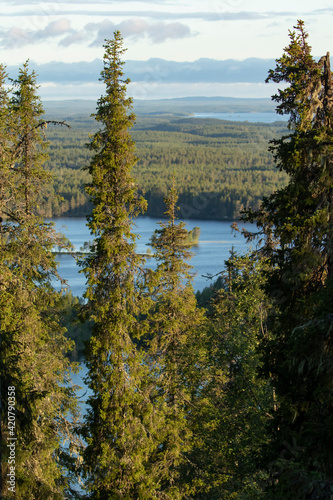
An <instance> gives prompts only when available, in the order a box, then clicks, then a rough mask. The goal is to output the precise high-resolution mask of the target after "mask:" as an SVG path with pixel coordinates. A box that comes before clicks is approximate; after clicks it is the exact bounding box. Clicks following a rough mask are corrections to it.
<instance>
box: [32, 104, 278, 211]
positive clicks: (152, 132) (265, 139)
mask: <svg viewBox="0 0 333 500" xmlns="http://www.w3.org/2000/svg"><path fill="white" fill-rule="evenodd" d="M199 103H200V104H195V101H192V102H191V104H190V105H189V104H188V105H187V106H188V107H187V108H185V109H190V106H192V105H197V106H198V109H200V108H201V106H203V104H202V103H201V102H200V101H199ZM169 105H170V106H172V105H171V104H169ZM244 105H245V104H244ZM225 106H226V105H224V109H225ZM227 106H228V107H227V109H230V104H228V105H227ZM247 106H249V104H247ZM252 106H255V103H252ZM261 106H262V104H261ZM83 108H84V109H87V105H85V106H84V105H83ZM140 109H142V111H147V110H146V109H145V108H143V106H140V107H139V110H140ZM158 109H161V108H160V107H159V108H158ZM162 109H163V106H162ZM180 109H182V107H180ZM206 109H209V100H208V103H206ZM231 109H233V108H231ZM252 109H253V108H252ZM268 109H269V108H268ZM176 110H177V107H176V106H175V108H174V112H173V113H174V114H170V113H169V114H166V113H164V114H161V112H160V111H159V112H157V114H156V113H155V112H154V113H152V112H148V113H147V112H145V113H143V112H142V114H139V115H138V116H137V118H136V123H135V126H134V127H133V130H132V137H133V140H134V141H135V144H136V155H137V157H138V158H139V161H138V163H137V164H136V165H135V167H134V168H133V175H134V177H135V179H136V181H137V183H138V187H139V191H140V192H141V193H142V194H143V195H144V196H145V198H146V200H147V201H148V210H147V213H146V214H147V215H150V216H156V217H161V216H163V213H164V203H163V198H164V197H165V196H166V194H167V186H168V184H169V181H170V178H171V176H172V175H173V173H175V183H176V187H177V189H178V191H179V205H180V208H181V212H180V215H181V217H183V218H192V219H195V218H196V219H200V218H202V219H217V220H223V219H237V218H239V214H240V211H241V210H242V209H243V208H252V209H254V210H255V209H257V208H258V207H259V205H260V202H261V200H262V198H263V196H268V195H269V194H270V193H272V192H273V191H274V190H276V189H278V188H280V187H282V186H283V185H285V183H286V180H287V176H286V174H285V173H283V172H279V171H276V169H275V168H274V164H273V157H272V154H271V153H270V152H269V151H268V143H269V141H270V140H272V139H273V138H277V137H280V136H281V134H282V133H283V132H285V130H286V126H285V124H283V123H274V124H266V123H265V124H264V123H261V124H253V123H239V122H230V121H221V120H217V119H203V118H200V119H197V118H191V117H188V116H176ZM148 111H149V110H148ZM54 115H55V111H54V109H53V107H52V108H51V107H50V109H49V111H48V113H47V114H46V118H50V119H54V118H56V119H60V116H59V115H60V113H59V111H57V113H56V116H54ZM64 118H65V119H66V123H68V124H69V125H70V126H71V128H70V129H68V128H53V129H52V130H50V131H48V139H49V140H50V149H49V155H50V160H49V162H48V164H47V166H46V168H47V169H49V170H50V171H51V173H52V174H53V175H54V181H53V184H52V185H50V188H49V191H48V192H47V193H44V195H43V200H41V206H42V207H43V209H42V210H43V215H44V216H47V217H51V216H60V215H69V216H71V215H74V216H78V215H81V216H85V215H87V213H89V211H90V210H91V206H90V205H89V202H88V200H89V198H88V195H87V194H86V193H85V191H84V184H85V183H86V182H88V181H89V174H88V172H86V171H83V170H82V168H83V167H85V166H87V165H88V164H89V161H90V154H89V151H88V150H87V149H86V148H85V144H86V143H87V142H88V138H89V134H91V133H93V132H94V131H95V124H94V120H93V118H89V116H88V112H87V114H86V115H82V113H80V112H79V110H78V109H77V107H75V108H74V109H73V112H70V109H68V108H67V109H66V110H63V115H62V117H61V119H64ZM57 196H58V197H57ZM61 198H62V199H61Z"/></svg>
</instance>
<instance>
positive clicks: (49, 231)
mask: <svg viewBox="0 0 333 500" xmlns="http://www.w3.org/2000/svg"><path fill="white" fill-rule="evenodd" d="M2 75H3V76H5V75H4V73H2ZM2 83H4V80H2ZM13 85H14V89H13V91H12V92H11V95H10V96H9V95H8V94H6V93H5V92H4V87H3V86H2V87H1V98H2V100H1V117H2V118H3V120H4V121H2V122H1V132H0V133H1V139H3V140H2V141H1V147H2V150H1V164H0V181H1V196H0V212H1V217H2V219H3V220H2V224H1V230H0V333H1V357H0V370H1V381H2V385H1V403H2V415H1V417H2V418H1V448H2V452H3V456H2V466H3V468H2V478H1V479H2V496H3V498H17V499H22V500H23V499H27V498H35V499H40V500H42V499H51V498H52V499H62V498H65V496H67V495H68V494H69V489H70V484H69V483H70V478H69V476H70V474H69V472H68V471H66V469H65V464H64V458H65V455H66V454H67V451H66V448H67V445H66V444H65V443H64V439H66V440H67V444H68V439H69V440H70V442H71V444H74V441H73V434H72V424H71V423H70V422H69V420H68V418H67V416H68V414H69V413H70V412H71V410H72V409H73V411H75V398H74V396H73V392H72V390H71V389H70V388H69V387H68V382H69V380H68V373H69V361H68V359H67V358H66V357H65V354H66V352H67V351H68V350H69V349H70V348H71V343H70V342H68V341H67V340H66V338H65V336H64V331H63V329H62V328H61V327H60V318H59V315H60V312H59V311H60V302H61V293H59V292H56V291H55V289H54V288H53V281H54V280H55V279H58V278H59V276H58V273H57V264H56V261H55V257H54V254H53V253H52V248H53V246H54V245H55V243H56V242H57V243H58V244H64V241H63V238H61V237H59V236H57V235H56V234H55V232H54V230H53V228H52V225H51V224H46V223H45V222H44V221H43V219H42V218H41V217H39V216H38V206H37V198H38V195H39V193H40V191H41V190H42V188H43V185H44V183H45V181H46V180H47V178H48V174H46V173H45V171H44V170H43V163H44V161H45V160H46V154H45V152H44V151H45V141H44V136H43V132H42V125H43V124H44V123H45V122H44V120H43V119H42V115H43V107H42V104H41V102H40V100H39V98H38V96H37V93H36V90H37V86H36V75H35V74H34V73H33V72H32V73H29V68H28V63H26V64H25V65H24V66H23V68H22V69H21V70H20V72H19V76H18V78H17V79H16V80H14V81H13ZM9 392H10V398H9V397H8V396H9ZM9 403H11V404H9ZM14 422H15V425H13V423H14ZM8 444H10V445H12V449H11V448H9V447H8ZM10 452H11V455H9V453H10ZM5 458H6V460H5ZM8 459H14V462H8ZM10 466H13V467H15V479H13V482H14V485H12V484H10V483H8V474H9V473H10V472H11V471H13V469H10ZM9 487H11V488H12V489H9ZM13 488H14V489H13ZM66 491H67V493H65V492H66ZM67 497H68V496H67Z"/></svg>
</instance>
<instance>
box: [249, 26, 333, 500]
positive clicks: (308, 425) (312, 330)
mask: <svg viewBox="0 0 333 500" xmlns="http://www.w3.org/2000/svg"><path fill="white" fill-rule="evenodd" d="M289 37H290V44H289V45H288V47H286V48H285V50H284V53H283V55H282V57H281V58H280V59H278V60H277V66H276V69H275V70H271V71H270V73H269V76H268V79H267V81H274V82H277V83H281V82H283V83H284V84H286V86H285V88H283V90H279V91H278V93H277V94H276V95H274V96H273V100H275V101H276V102H277V103H278V106H277V111H278V113H280V114H288V115H289V129H290V133H289V134H287V135H285V136H283V137H282V138H281V139H278V140H275V141H273V143H272V145H271V150H272V152H273V154H274V156H275V161H276V164H277V167H278V168H279V169H280V170H283V171H285V172H287V173H288V174H289V183H288V185H287V186H286V187H285V188H283V189H281V190H279V191H277V192H276V193H274V194H272V195H271V196H270V197H268V198H266V199H264V201H263V204H262V207H261V209H260V210H259V211H257V212H255V213H248V214H247V217H246V219H247V220H250V221H256V222H257V224H258V226H259V229H260V232H261V234H262V235H263V236H264V246H263V248H262V250H263V252H264V253H265V254H266V255H267V256H268V258H269V260H270V266H271V269H270V272H269V275H268V286H267V290H268V291H269V294H270V296H271V297H272V298H273V299H274V301H275V308H276V309H275V310H276V313H275V315H273V316H272V317H271V319H270V324H271V328H272V331H273V334H274V336H273V340H271V341H270V342H268V343H267V345H266V347H265V364H266V373H267V375H268V376H271V377H272V380H273V383H274V385H275V386H276V391H277V396H278V402H279V404H278V408H277V411H276V412H275V419H274V426H273V436H274V442H275V447H274V446H270V449H269V452H268V458H269V459H271V460H272V464H273V466H272V491H271V492H270V495H271V497H272V498H331V497H332V494H333V482H332V470H333V453H332V450H333V434H332V432H331V429H333V398H332V381H333V378H332V366H333V345H332V333H331V332H332V328H333V323H332V301H331V298H332V287H333V283H332V248H333V242H332V238H333V226H332V220H333V129H332V126H333V85H332V73H331V70H330V58H329V54H327V55H326V56H324V57H322V58H321V59H320V60H319V61H316V60H315V59H314V58H313V56H312V55H311V47H310V46H309V44H308V41H307V38H308V34H307V33H306V31H305V29H304V23H303V22H302V21H299V22H298V24H297V26H296V27H295V31H291V32H290V33H289Z"/></svg>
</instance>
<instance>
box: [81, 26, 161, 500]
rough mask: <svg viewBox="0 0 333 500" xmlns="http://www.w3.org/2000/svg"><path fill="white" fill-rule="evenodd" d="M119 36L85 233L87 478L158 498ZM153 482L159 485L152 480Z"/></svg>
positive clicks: (100, 494) (95, 486) (95, 484)
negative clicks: (151, 470)
mask: <svg viewBox="0 0 333 500" xmlns="http://www.w3.org/2000/svg"><path fill="white" fill-rule="evenodd" d="M122 45H123V40H122V37H121V34H120V32H119V31H115V32H114V38H113V39H111V40H106V43H105V45H104V48H105V54H104V68H103V70H102V72H101V79H102V80H103V82H104V83H105V86H106V94H105V95H104V96H102V97H101V98H100V99H99V100H98V106H97V112H96V114H95V118H96V120H97V121H98V122H99V123H100V124H101V129H100V130H99V131H98V132H96V133H95V135H94V136H93V138H92V140H91V143H90V144H89V149H91V150H92V151H93V152H94V156H93V158H92V161H91V163H90V166H89V168H88V170H89V173H90V174H91V179H92V180H91V183H90V184H89V185H87V187H86V189H87V193H88V194H89V195H90V196H91V200H92V203H93V211H92V214H91V216H89V217H88V226H89V228H90V230H91V233H92V234H93V236H94V239H95V245H94V249H93V251H92V252H91V254H90V255H89V256H88V257H87V259H86V260H85V261H84V262H83V263H82V266H83V271H84V273H85V275H86V277H87V290H86V293H85V297H86V299H87V304H86V307H85V312H84V314H85V315H86V316H88V317H89V318H90V319H92V320H93V321H94V326H93V330H92V337H91V340H90V342H89V344H88V346H87V348H86V364H87V367H88V376H87V384H88V386H89V388H90V390H91V392H92V394H91V396H90V397H89V399H88V410H87V415H86V420H85V425H84V428H83V436H84V438H85V439H86V442H87V447H86V449H85V452H84V462H85V467H84V474H85V477H86V484H87V489H88V492H89V498H96V499H97V498H101V499H102V498H105V499H106V498H124V499H125V498H126V499H132V498H155V493H154V491H155V483H156V474H154V475H152V474H147V469H146V464H147V462H148V460H149V457H150V456H151V454H152V452H153V450H155V448H156V446H157V445H156V440H155V434H154V431H153V429H154V426H155V425H156V423H155V420H156V419H155V418H153V407H152V404H151V400H150V398H149V394H147V391H146V389H147V388H145V387H144V386H145V383H144V382H145V380H146V379H147V377H148V365H147V363H145V362H144V359H145V355H144V352H143V351H142V349H140V347H139V340H140V335H141V329H142V328H141V326H140V321H139V319H140V315H143V314H144V313H145V311H146V306H145V300H144V297H143V296H142V294H141V293H140V289H141V288H140V286H139V280H140V276H141V267H142V265H143V259H142V257H140V256H139V255H137V254H136V252H135V239H136V237H135V234H134V233H133V229H132V228H133V224H134V221H133V219H134V218H135V216H136V215H138V214H139V213H141V212H142V211H143V210H144V209H145V206H146V203H145V201H144V200H143V199H142V198H138V197H137V194H136V185H135V182H134V180H133V178H132V176H131V170H132V167H133V166H134V165H135V163H136V161H137V159H136V157H135V154H134V143H133V141H132V139H131V136H130V132H129V130H130V128H131V126H132V125H133V122H134V119H135V117H134V115H133V113H132V112H131V107H132V100H131V99H130V98H127V97H126V87H127V84H128V83H129V80H126V79H124V78H123V75H124V73H123V64H124V62H123V61H122V60H121V58H122V56H123V53H124V49H123V48H122ZM154 478H155V479H154Z"/></svg>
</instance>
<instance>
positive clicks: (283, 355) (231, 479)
mask: <svg viewBox="0 0 333 500" xmlns="http://www.w3.org/2000/svg"><path fill="white" fill-rule="evenodd" d="M289 38H290V43H289V45H288V46H287V47H286V48H285V49H284V52H283V55H282V56H281V58H279V59H278V60H277V61H276V68H275V69H272V70H270V72H269V74H268V77H267V81H273V82H276V83H279V84H282V85H281V87H282V90H281V89H280V90H278V91H277V94H276V95H274V96H273V97H272V99H273V101H274V103H275V104H276V107H277V111H278V112H279V113H280V114H281V115H286V116H288V127H287V128H284V127H283V126H281V125H273V126H266V125H265V126H264V125H250V124H241V125H239V124H234V123H220V122H217V121H214V120H213V121H211V120H208V121H200V122H198V121H195V120H193V119H191V118H184V117H178V118H175V117H173V118H170V117H169V118H165V117H162V116H155V117H154V118H153V117H151V116H149V117H143V118H139V120H138V121H137V125H136V129H133V127H134V123H135V120H136V117H135V115H134V113H133V102H132V99H131V98H130V97H128V96H127V84H128V83H129V82H128V80H127V79H126V78H125V68H124V62H123V55H124V51H125V49H124V48H123V39H122V37H121V33H120V32H119V31H115V32H114V37H113V38H112V39H110V40H106V41H105V45H104V49H105V53H104V60H103V69H102V71H101V80H102V81H103V82H104V84H105V93H104V94H103V95H102V96H101V97H100V99H99V100H98V101H97V106H96V113H95V117H94V118H95V125H94V127H91V128H92V130H93V133H92V135H91V136H90V137H89V139H86V141H85V142H86V143H87V146H86V148H84V147H83V142H82V141H83V135H84V133H85V131H86V127H87V123H86V122H85V121H84V120H82V119H80V120H77V121H76V123H77V127H76V128H74V126H73V127H72V129H70V133H68V130H67V129H68V123H66V122H65V121H63V120H61V119H59V117H55V116H54V117H53V118H52V117H51V118H50V119H49V118H47V117H46V115H45V111H44V108H43V105H42V103H41V101H40V98H39V97H38V94H37V89H38V85H37V75H36V74H35V73H34V72H30V70H29V63H28V62H26V63H25V64H24V65H23V67H22V68H21V69H20V70H19V74H18V76H17V78H16V79H15V80H12V81H11V82H10V85H8V79H7V74H6V68H5V67H3V66H2V65H0V159H1V163H0V213H1V219H0V334H1V351H0V375H1V378H0V380H1V386H0V390H1V422H0V424H1V448H0V450H1V471H0V473H1V498H2V499H4V500H10V499H16V500H27V499H29V500H33V499H34V500H65V499H66V500H68V499H73V500H74V499H82V500H88V499H92V500H116V499H119V500H120V499H122V500H137V499H138V500H148V499H149V500H191V499H192V500H267V499H268V500H332V499H333V478H332V470H333V395H332V385H333V372H332V366H333V343H332V332H333V311H332V292H333V222H332V221H333V79H332V77H333V75H332V72H331V70H330V57H329V53H327V54H326V55H324V56H323V57H322V58H320V59H319V60H315V59H314V57H313V56H312V54H311V47H310V46H309V44H308V34H307V32H306V31H305V27H304V23H303V22H302V21H298V23H297V26H295V27H294V30H293V31H290V32H289ZM74 122H75V119H74ZM72 125H73V123H72ZM51 127H55V129H54V131H52V133H51V134H50V133H49V130H50V128H51ZM88 128H90V126H89V127H88ZM132 132H133V134H132ZM46 133H47V134H48V135H47V136H46ZM46 137H47V140H46ZM267 140H269V141H270V143H269V152H268V153H267V152H265V147H267ZM223 141H225V142H223ZM78 144H79V146H78ZM265 144H266V146H265ZM48 151H50V155H48ZM140 151H142V153H143V160H142V159H140V160H138V152H140ZM72 154H73V156H72ZM75 158H76V160H75ZM220 158H223V162H221V160H220ZM78 159H80V160H78ZM159 159H161V161H162V160H163V161H164V164H163V165H164V168H163V175H161V180H160V173H158V174H157V173H156V176H155V177H153V176H151V175H150V176H149V175H148V173H147V172H148V169H149V170H150V171H155V170H156V172H161V170H158V168H160V169H162V167H161V166H160V167H157V164H158V162H159ZM186 160H187V161H186ZM77 161H80V162H81V163H80V165H78V164H77ZM53 162H54V163H53ZM145 162H146V163H145ZM177 162H178V163H177ZM191 162H192V163H191ZM216 162H217V163H216ZM228 162H230V163H228ZM65 164H66V168H65V167H62V165H65ZM216 164H218V165H220V170H218V169H216V170H215V165H216ZM194 165H195V166H194ZM204 165H205V166H204ZM207 165H209V166H210V167H209V169H208V171H209V175H207V181H206V180H205V179H206V175H204V172H206V171H205V168H206V167H207ZM221 165H223V169H222V172H223V175H225V178H228V179H229V177H228V175H230V182H232V183H233V184H232V186H234V188H233V189H234V190H235V193H234V194H235V198H232V196H231V194H230V200H234V203H235V207H234V209H233V210H234V211H233V212H232V216H236V215H237V216H239V211H240V209H241V208H242V205H243V208H244V209H245V210H244V211H243V212H242V213H241V220H243V221H249V222H256V224H257V232H256V233H244V237H246V238H247V239H248V240H250V241H256V243H257V245H256V246H255V249H253V250H252V251H251V252H250V253H248V254H246V255H237V254H235V252H232V253H231V256H230V258H229V259H228V260H227V261H226V262H225V268H224V269H221V273H220V276H219V277H218V279H217V281H216V282H215V283H214V284H212V286H210V287H208V288H207V289H205V290H204V291H203V292H201V293H197V295H195V294H194V290H193V285H192V280H193V276H192V274H191V265H190V257H191V252H190V249H189V248H188V243H189V242H190V240H191V239H195V237H196V236H198V230H197V229H196V231H194V232H193V233H192V234H189V232H188V231H187V230H186V227H185V224H184V222H182V221H180V220H179V217H182V216H183V215H184V214H183V213H182V206H183V204H185V203H186V204H187V205H186V206H190V207H191V206H192V209H193V208H195V209H199V208H198V206H196V205H195V199H196V198H195V197H196V196H198V195H199V193H209V192H215V191H214V189H216V192H220V196H221V193H223V192H224V191H223V189H225V188H221V189H220V190H219V189H217V188H214V183H215V182H220V180H218V178H219V177H220V176H221ZM268 165H269V166H268ZM175 166H178V168H175ZM228 166H229V167H230V168H228ZM79 167H82V168H83V170H82V171H81V170H80V169H79ZM61 168H63V172H62V175H63V182H62V189H63V191H62V193H63V194H65V193H66V192H67V191H66V189H67V186H68V190H69V189H70V187H69V186H72V187H73V178H74V177H75V178H76V179H77V181H78V183H77V185H76V188H73V192H72V194H71V196H73V202H72V198H68V197H67V200H68V203H69V204H71V202H72V205H71V206H69V208H70V209H71V210H72V211H73V212H75V210H78V208H79V206H83V205H84V204H85V198H84V197H85V196H86V197H87V199H89V200H90V203H91V205H90V207H91V209H90V211H89V214H88V216H87V223H88V227H89V229H90V233H91V236H92V240H94V244H93V245H92V246H91V248H90V251H89V252H87V253H85V254H84V255H81V257H80V259H79V260H78V265H79V266H80V268H81V270H82V272H83V273H84V276H85V277H86V291H85V294H84V297H83V300H79V299H78V298H73V297H71V296H70V295H68V294H66V292H65V288H63V289H62V290H60V291H57V289H56V288H55V286H54V284H55V282H56V281H57V280H58V281H59V280H60V281H61V278H60V277H59V276H58V273H57V261H56V256H55V253H54V248H55V247H58V248H63V249H66V250H70V248H71V245H70V243H69V242H68V241H67V240H66V239H65V238H64V237H63V236H62V235H61V234H58V233H57V232H55V230H54V226H53V224H52V223H48V222H45V220H44V218H43V212H44V213H46V214H47V215H49V214H48V213H47V210H46V206H47V204H49V205H48V207H49V208H48V209H49V210H51V209H52V206H54V207H57V206H58V207H59V206H60V205H56V202H54V201H52V202H51V201H50V200H51V198H50V196H49V195H50V194H54V193H56V194H58V192H57V190H58V187H57V186H58V185H57V184H55V181H54V178H52V172H50V170H51V171H53V172H58V171H59V169H60V170H61ZM154 169H155V170H154ZM192 169H194V170H195V175H196V176H195V177H194V174H193V173H191V172H192ZM274 169H275V170H276V171H277V172H279V173H281V177H279V176H275V177H274V174H273V172H274ZM73 170H75V174H77V176H76V175H73ZM208 171H207V172H206V173H207V174H208ZM218 171H219V172H220V173H219V174H218ZM231 172H232V173H231ZM245 172H248V173H249V175H252V176H253V179H257V182H259V179H264V178H265V179H266V180H267V183H266V187H267V189H268V186H269V185H270V184H269V183H270V182H271V185H270V190H269V189H268V193H267V195H266V196H264V197H263V198H262V202H261V204H259V203H258V202H257V199H256V198H255V193H256V191H255V187H253V191H251V192H253V198H252V201H251V203H252V202H253V203H252V204H251V203H248V201H247V200H248V197H245V198H244V202H243V201H242V198H241V197H240V193H242V190H243V185H242V182H245V177H242V175H245ZM58 173H61V172H58ZM269 173H271V174H272V177H270V176H269ZM237 174H239V175H238V176H237ZM256 176H257V177H256ZM265 176H266V177H265ZM70 177H72V179H70ZM66 179H67V180H68V184H67V180H66ZM140 179H141V181H140ZM157 179H159V180H157ZM231 179H232V180H231ZM235 179H236V180H235ZM241 179H243V181H241ZM270 179H271V180H270ZM82 180H84V182H85V183H86V185H85V192H84V193H83V192H82V193H81V194H82V197H83V198H82V200H81V201H82V203H81V202H80V201H79V200H78V199H77V196H76V191H75V189H77V192H80V191H79V190H80V189H81V185H82ZM185 180H186V181H188V183H186V184H185ZM236 181H237V182H236ZM56 182H58V181H56ZM140 182H142V185H141V184H140ZM154 182H156V186H155V184H154ZM192 182H193V184H192ZM204 182H207V184H205V188H204V189H202V188H203V186H202V183H204ZM278 182H281V184H278ZM245 184H246V182H245ZM48 185H49V186H51V187H50V188H48V190H47V186H48ZM222 185H223V183H222V184H221V186H222ZM189 186H192V187H191V188H190V187H189ZM199 186H200V187H199ZM246 186H247V184H246ZM182 188H184V189H185V191H184V190H182ZM228 188H230V185H229V184H228ZM155 189H156V190H157V189H159V190H160V191H159V193H160V197H161V198H162V197H163V194H164V190H165V196H164V208H163V211H164V215H165V218H164V219H163V221H161V222H160V224H159V228H158V229H157V230H156V231H155V233H154V234H153V236H152V238H151V241H150V243H151V248H152V252H153V257H154V259H155V261H156V267H155V268H154V269H150V268H148V267H147V266H146V265H145V263H146V261H145V257H144V256H143V255H140V254H137V253H136V246H135V241H136V235H135V234H134V233H133V227H134V221H135V218H136V217H138V216H139V215H142V214H145V213H147V210H149V208H148V207H149V202H152V200H154V198H153V196H152V195H151V196H150V198H149V196H146V195H147V194H148V193H153V192H155V191H154V190H155ZM191 189H193V192H192V191H191ZM249 189H250V184H249ZM272 189H273V190H274V189H275V190H274V191H273V192H272ZM45 190H46V191H45ZM186 190H188V191H186ZM210 190H211V191H210ZM188 192H190V193H192V195H191V196H192V198H190V197H189V198H186V197H185V196H190V195H189V194H188ZM45 193H46V194H45ZM230 193H232V191H230ZM236 193H237V195H236ZM67 194H68V195H69V191H68V192H67ZM248 195H249V193H247V196H248ZM66 196H67V195H66ZM227 196H229V194H228V193H227V192H226V197H227ZM244 196H245V194H244ZM258 196H259V195H258ZM182 197H183V198H182ZM184 197H185V198H184ZM237 197H238V198H237ZM147 198H148V203H147ZM258 199H259V197H258ZM156 200H157V197H156ZM184 200H185V201H184ZM211 201H212V206H210V208H209V210H210V211H211V210H212V207H213V205H214V204H213V201H214V198H213V197H212V198H211V197H209V202H211ZM237 201H238V202H239V203H238V204H237ZM44 202H45V203H44ZM43 203H44V206H43V205H42V204H43ZM52 203H54V205H52ZM159 203H160V202H159ZM230 203H231V201H230ZM191 204H192V205H191ZM157 206H158V207H159V206H160V205H158V203H157V202H156V207H155V210H157ZM207 206H208V205H207ZM207 206H206V207H205V208H204V209H203V213H202V216H204V211H205V210H206V208H207ZM222 206H223V204H222V203H221V207H220V208H221V210H222ZM69 208H67V210H68V209H69ZM220 208H219V209H220ZM183 209H184V206H183ZM59 210H60V209H59ZM158 210H161V208H158ZM207 210H208V209H207ZM216 210H217V208H216ZM207 213H208V212H207ZM212 213H215V212H213V211H211V214H212ZM230 214H231V212H230ZM187 216H188V214H187ZM196 216H198V215H197V214H196ZM224 216H229V215H228V214H227V212H226V213H225V215H224ZM230 216H231V215H230ZM234 227H235V230H237V223H236V222H235V224H234ZM63 285H66V283H63ZM73 339H74V340H75V343H76V348H77V347H78V346H79V347H84V363H85V365H86V368H87V375H86V378H85V384H86V386H87V388H88V391H87V394H85V408H84V412H83V414H81V412H80V401H79V400H78V397H77V387H75V386H73V384H72V383H71V375H72V374H73V373H75V372H76V371H77V368H78V367H77V364H76V363H74V362H72V361H71V357H70V356H71V354H72V353H73V351H74V349H75V343H74V342H73Z"/></svg>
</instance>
